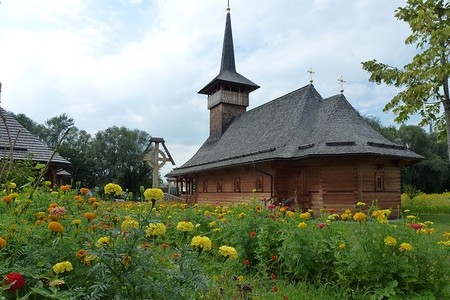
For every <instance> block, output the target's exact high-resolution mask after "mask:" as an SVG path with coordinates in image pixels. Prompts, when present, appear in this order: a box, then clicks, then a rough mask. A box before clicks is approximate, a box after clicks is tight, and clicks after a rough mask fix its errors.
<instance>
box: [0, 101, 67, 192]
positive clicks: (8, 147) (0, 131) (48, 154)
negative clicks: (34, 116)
mask: <svg viewBox="0 0 450 300" xmlns="http://www.w3.org/2000/svg"><path fill="white" fill-rule="evenodd" d="M0 114H1V118H0V162H1V163H2V164H1V166H3V164H4V163H5V164H7V163H8V161H9V160H10V158H11V155H12V159H13V160H32V161H33V162H35V163H42V164H47V162H48V161H49V160H50V159H51V162H50V164H49V168H48V170H47V172H46V173H45V174H44V180H48V181H50V182H52V184H53V185H60V184H62V183H67V180H68V178H69V177H68V175H69V176H70V173H68V172H67V171H66V169H67V168H69V167H70V166H71V163H70V162H69V161H68V160H66V159H65V158H63V157H61V156H60V155H59V154H58V153H55V155H54V156H53V157H52V155H53V151H52V150H50V148H49V147H48V146H47V145H46V144H45V143H44V142H42V141H41V140H40V139H39V138H37V137H36V136H34V135H33V134H31V133H30V132H29V131H28V130H27V129H26V128H25V127H23V126H22V125H21V124H20V123H19V122H18V121H17V120H16V119H14V118H13V117H12V116H11V115H10V114H9V113H8V112H7V111H6V110H4V109H3V108H1V107H0Z"/></svg>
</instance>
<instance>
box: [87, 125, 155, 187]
mask: <svg viewBox="0 0 450 300" xmlns="http://www.w3.org/2000/svg"><path fill="white" fill-rule="evenodd" d="M149 139H150V135H149V134H148V133H147V132H145V131H141V130H137V129H135V130H129V129H127V128H125V127H120V128H119V127H117V126H114V127H110V128H107V129H106V130H104V131H99V132H97V133H96V135H95V138H94V140H93V141H92V144H91V147H92V148H91V149H90V150H89V151H90V153H91V154H92V156H93V157H94V163H93V172H94V173H95V174H96V176H98V177H97V178H96V185H97V186H99V187H102V186H104V185H105V184H107V183H109V182H116V183H119V184H120V185H121V186H122V187H123V188H124V189H128V190H130V191H132V192H135V193H136V192H137V191H139V187H140V186H141V185H143V186H149V185H150V183H151V182H152V170H151V168H150V167H149V166H148V165H146V164H145V163H144V162H143V160H142V155H143V152H144V150H145V148H146V146H147V145H148V141H149Z"/></svg>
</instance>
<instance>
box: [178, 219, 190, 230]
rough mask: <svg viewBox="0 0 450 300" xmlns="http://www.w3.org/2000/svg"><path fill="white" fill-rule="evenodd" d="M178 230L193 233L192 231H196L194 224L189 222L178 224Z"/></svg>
mask: <svg viewBox="0 0 450 300" xmlns="http://www.w3.org/2000/svg"><path fill="white" fill-rule="evenodd" d="M177 230H178V231H183V232H187V231H192V230H194V224H192V223H191V222H187V221H181V222H178V224H177Z"/></svg>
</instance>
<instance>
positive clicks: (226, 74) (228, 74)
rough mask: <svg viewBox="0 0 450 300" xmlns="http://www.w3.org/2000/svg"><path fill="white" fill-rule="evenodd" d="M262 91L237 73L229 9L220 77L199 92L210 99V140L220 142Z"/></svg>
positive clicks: (228, 10) (228, 8)
mask: <svg viewBox="0 0 450 300" xmlns="http://www.w3.org/2000/svg"><path fill="white" fill-rule="evenodd" d="M258 88H259V86H258V85H257V84H255V83H253V82H252V81H250V80H248V79H247V78H245V77H244V76H242V75H241V74H239V73H238V72H236V64H235V60H234V48H233V35H232V32H231V15H230V6H229V5H228V7H227V16H226V23H225V34H224V38H223V48H222V61H221V64H220V72H219V75H217V76H216V77H215V78H214V79H213V80H212V81H211V82H210V83H208V84H207V85H206V86H205V87H204V88H202V89H201V90H200V91H199V94H204V95H208V109H209V111H210V121H209V123H210V126H209V138H210V139H211V138H212V139H217V138H220V137H221V136H222V134H223V133H224V132H225V131H226V130H227V128H228V126H229V125H230V123H231V122H232V121H233V120H234V118H236V117H237V116H239V115H240V114H242V113H244V112H245V111H246V110H247V106H248V104H249V94H250V93H251V92H253V91H254V90H256V89H258Z"/></svg>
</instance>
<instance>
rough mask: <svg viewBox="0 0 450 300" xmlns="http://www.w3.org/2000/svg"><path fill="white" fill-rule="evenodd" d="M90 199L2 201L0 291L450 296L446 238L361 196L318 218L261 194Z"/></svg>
mask: <svg viewBox="0 0 450 300" xmlns="http://www.w3.org/2000/svg"><path fill="white" fill-rule="evenodd" d="M109 187H111V185H110V186H109ZM116 189H118V188H116ZM12 193H15V194H14V195H13V196H11V194H12ZM89 194H90V193H89V192H88V191H86V189H83V190H81V189H72V188H70V187H69V188H67V186H64V188H62V189H58V191H54V192H52V191H50V190H46V189H45V188H42V189H41V190H39V191H37V192H36V193H35V194H34V197H33V200H28V199H26V196H27V193H26V191H16V192H15V191H14V190H13V191H10V192H9V193H8V194H4V195H3V196H2V197H3V201H2V204H1V205H0V216H1V218H0V272H1V274H0V275H1V276H2V277H3V278H4V280H3V286H2V293H1V296H3V297H5V298H7V299H9V298H10V299H14V298H16V294H17V295H18V296H20V297H24V298H23V299H26V298H30V299H49V298H53V299H112V298H114V297H116V299H233V298H238V299H271V298H273V299H298V298H295V297H296V294H297V293H298V287H299V286H301V285H302V284H304V283H305V282H306V283H308V284H310V285H312V286H324V285H325V286H330V287H332V289H334V290H336V291H338V294H335V295H334V298H339V297H342V298H345V297H356V298H358V297H362V296H363V295H365V296H373V297H374V298H380V299H381V298H383V297H390V296H397V297H400V298H401V297H406V296H408V297H409V296H417V297H419V296H423V297H426V296H430V297H431V296H434V297H437V298H439V297H443V298H448V297H449V296H450V290H449V289H450V287H449V286H448V285H449V282H450V259H449V258H450V233H448V232H439V231H438V230H436V229H434V228H433V224H431V223H430V222H419V221H418V220H417V219H415V217H414V216H412V215H409V216H407V217H405V219H404V220H399V221H398V222H393V223H389V222H388V221H387V217H388V216H389V211H388V210H380V209H377V208H375V207H370V208H368V209H365V205H364V203H357V204H356V205H355V209H354V210H353V211H345V212H335V211H323V212H321V213H320V215H317V214H316V215H315V214H314V213H313V212H311V211H309V212H293V211H289V210H287V209H286V208H284V207H271V208H270V209H268V208H267V207H266V206H264V205H263V204H262V203H261V202H259V201H257V200H256V199H255V201H253V202H252V203H249V204H247V205H237V206H234V207H223V206H218V205H217V206H216V205H204V206H197V205H193V206H187V205H186V204H180V203H170V202H162V201H158V202H157V203H156V205H155V203H154V201H152V202H112V201H103V200H101V199H98V198H97V197H92V196H89ZM160 195H161V194H160V193H159V192H158V191H154V190H152V191H151V195H149V197H148V198H149V199H154V200H155V199H156V198H155V197H160ZM5 197H7V198H6V200H5ZM159 199H160V198H159ZM369 212H370V213H369ZM11 274H13V275H11ZM19 276H20V277H19ZM14 278H16V279H14Z"/></svg>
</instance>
